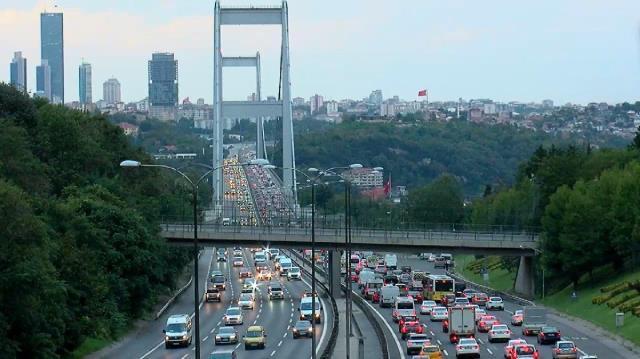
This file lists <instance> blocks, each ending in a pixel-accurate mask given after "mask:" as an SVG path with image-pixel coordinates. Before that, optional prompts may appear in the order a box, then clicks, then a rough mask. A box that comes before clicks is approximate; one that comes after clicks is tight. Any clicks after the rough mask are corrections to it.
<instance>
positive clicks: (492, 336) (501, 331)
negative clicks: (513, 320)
mask: <svg viewBox="0 0 640 359" xmlns="http://www.w3.org/2000/svg"><path fill="white" fill-rule="evenodd" d="M509 340H511V330H509V327H508V326H507V325H506V324H494V325H492V326H491V330H489V343H493V342H499V341H502V342H508V341H509Z"/></svg>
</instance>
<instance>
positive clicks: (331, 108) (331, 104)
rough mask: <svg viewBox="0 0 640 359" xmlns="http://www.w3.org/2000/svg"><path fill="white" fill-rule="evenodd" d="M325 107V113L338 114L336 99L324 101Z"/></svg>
mask: <svg viewBox="0 0 640 359" xmlns="http://www.w3.org/2000/svg"><path fill="white" fill-rule="evenodd" d="M325 107H326V108H327V115H329V116H337V115H338V103H337V102H336V101H328V102H325Z"/></svg>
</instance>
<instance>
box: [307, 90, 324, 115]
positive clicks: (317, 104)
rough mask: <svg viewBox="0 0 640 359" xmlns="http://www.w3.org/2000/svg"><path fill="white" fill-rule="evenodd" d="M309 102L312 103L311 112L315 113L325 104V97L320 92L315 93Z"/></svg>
mask: <svg viewBox="0 0 640 359" xmlns="http://www.w3.org/2000/svg"><path fill="white" fill-rule="evenodd" d="M309 103H310V104H311V114H314V113H316V112H318V111H320V109H321V108H322V107H323V106H324V98H323V97H322V96H320V95H318V94H316V95H313V96H311V97H310V98H309Z"/></svg>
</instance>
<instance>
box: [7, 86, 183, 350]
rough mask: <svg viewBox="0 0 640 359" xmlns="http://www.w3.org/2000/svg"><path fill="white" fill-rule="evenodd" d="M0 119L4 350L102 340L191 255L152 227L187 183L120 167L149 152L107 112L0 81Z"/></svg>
mask: <svg viewBox="0 0 640 359" xmlns="http://www.w3.org/2000/svg"><path fill="white" fill-rule="evenodd" d="M0 127H2V131H0V222H1V224H0V288H1V292H0V357H2V358H15V357H20V358H57V357H68V356H70V355H71V353H72V352H73V351H74V350H75V349H77V348H79V347H81V346H82V348H83V349H82V350H81V351H82V352H80V353H79V354H78V355H81V354H83V353H86V352H88V351H89V350H92V349H96V348H98V347H100V346H103V345H104V344H105V342H106V341H109V340H111V339H113V338H115V337H117V336H118V335H119V334H121V333H122V332H123V331H125V330H126V329H127V328H128V327H129V326H130V325H131V323H132V321H133V320H135V319H136V318H140V317H141V316H142V315H143V314H144V313H145V312H146V311H148V310H149V309H150V308H152V307H153V305H154V304H155V301H156V298H157V297H158V295H161V294H162V293H165V292H167V291H169V290H170V289H171V288H173V287H174V286H175V278H176V277H177V273H180V272H181V270H182V268H183V267H184V266H185V265H186V264H187V263H188V260H189V258H190V255H189V254H188V252H186V251H185V250H183V249H177V248H172V247H169V246H168V245H167V244H166V242H165V241H164V240H163V239H162V238H160V237H159V236H158V230H159V228H158V226H157V221H158V219H159V218H160V217H161V216H162V215H165V214H167V213H176V212H177V210H176V209H177V208H179V207H181V206H182V202H183V201H184V199H183V197H181V195H182V193H181V192H180V191H175V188H176V185H175V183H174V179H173V178H168V177H167V178H165V177H163V176H162V175H161V174H160V172H157V171H135V170H133V171H124V170H122V169H121V168H120V167H119V162H120V161H122V160H124V159H137V160H141V161H148V160H149V158H148V156H147V155H146V154H144V153H143V152H142V151H141V150H139V149H136V148H134V147H132V146H131V145H130V144H129V141H128V140H127V139H126V138H125V136H124V134H123V133H122V131H121V130H120V129H119V128H118V127H116V126H114V125H112V124H111V123H109V122H108V121H107V119H106V118H104V117H103V116H96V115H90V114H86V113H82V112H80V111H74V110H70V109H67V108H65V107H63V106H53V105H49V104H47V103H46V102H45V101H43V100H34V99H30V98H28V97H26V96H25V95H23V94H22V93H20V92H18V91H16V90H15V89H14V88H12V87H10V86H8V85H4V84H0ZM174 192H175V193H174ZM187 207H188V206H187ZM85 350H86V351H85Z"/></svg>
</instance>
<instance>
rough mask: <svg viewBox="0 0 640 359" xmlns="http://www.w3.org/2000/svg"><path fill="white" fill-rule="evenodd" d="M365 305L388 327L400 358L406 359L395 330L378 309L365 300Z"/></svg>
mask: <svg viewBox="0 0 640 359" xmlns="http://www.w3.org/2000/svg"><path fill="white" fill-rule="evenodd" d="M354 294H355V293H354ZM355 295H357V294H355ZM364 304H366V305H367V306H368V307H369V309H371V310H373V312H374V313H376V315H377V316H378V318H380V320H382V322H383V323H384V325H385V326H386V327H387V330H389V333H391V335H392V337H393V341H394V342H395V343H396V347H397V348H398V353H400V358H401V359H404V358H405V355H404V353H405V352H404V350H402V346H401V345H400V341H399V340H398V337H397V335H396V333H395V332H394V331H393V329H392V328H391V326H390V325H389V323H388V322H387V321H386V320H385V319H384V317H383V316H382V314H380V312H378V310H377V309H376V308H374V307H373V306H372V305H371V304H370V303H369V302H368V301H366V300H365V301H364ZM323 334H324V333H323Z"/></svg>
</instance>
